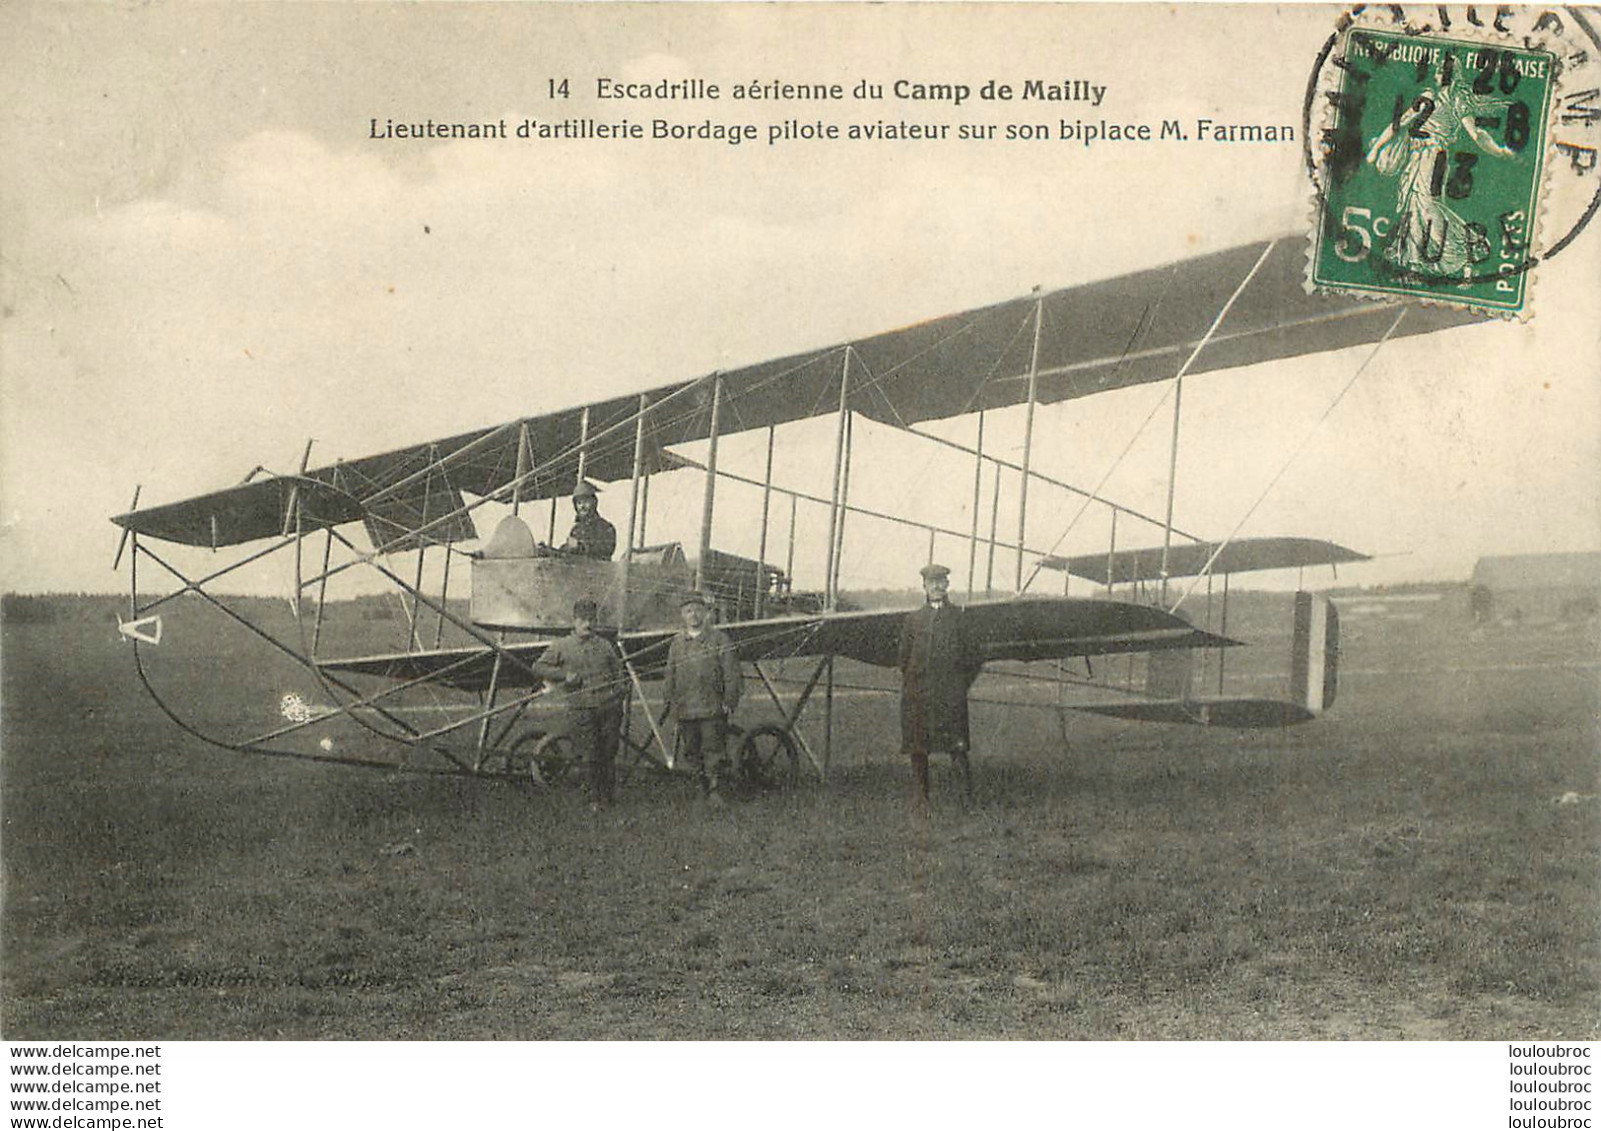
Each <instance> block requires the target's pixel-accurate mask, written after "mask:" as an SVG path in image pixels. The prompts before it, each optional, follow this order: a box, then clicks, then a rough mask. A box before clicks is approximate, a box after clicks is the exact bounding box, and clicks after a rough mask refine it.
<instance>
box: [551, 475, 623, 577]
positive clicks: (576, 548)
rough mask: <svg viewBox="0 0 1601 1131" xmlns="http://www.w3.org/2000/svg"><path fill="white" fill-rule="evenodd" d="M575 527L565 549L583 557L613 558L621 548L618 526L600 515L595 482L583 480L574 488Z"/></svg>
mask: <svg viewBox="0 0 1601 1131" xmlns="http://www.w3.org/2000/svg"><path fill="white" fill-rule="evenodd" d="M573 514H574V516H575V517H574V518H573V529H572V532H571V533H570V534H568V535H567V543H566V545H564V546H562V549H563V550H565V551H566V552H567V553H569V554H578V555H579V556H580V557H585V558H595V559H596V560H598V561H603V562H609V561H611V556H612V554H614V553H616V551H617V528H616V527H615V526H613V525H612V524H611V523H609V522H607V521H606V520H605V519H604V518H601V517H600V508H599V503H598V500H597V498H596V491H595V486H594V484H592V483H587V482H584V481H583V480H579V483H578V486H577V487H575V488H573Z"/></svg>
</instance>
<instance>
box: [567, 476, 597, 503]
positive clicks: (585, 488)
mask: <svg viewBox="0 0 1601 1131" xmlns="http://www.w3.org/2000/svg"><path fill="white" fill-rule="evenodd" d="M599 494H600V488H599V487H596V486H595V485H594V484H593V483H591V482H590V481H589V480H587V479H580V480H579V481H578V486H576V487H574V488H573V498H575V499H593V498H594V497H595V496H596V495H599Z"/></svg>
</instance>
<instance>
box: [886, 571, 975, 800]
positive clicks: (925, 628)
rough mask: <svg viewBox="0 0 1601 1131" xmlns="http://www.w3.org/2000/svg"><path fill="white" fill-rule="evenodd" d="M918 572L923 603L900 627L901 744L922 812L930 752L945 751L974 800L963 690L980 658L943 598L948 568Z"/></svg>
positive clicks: (957, 612) (960, 618)
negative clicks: (920, 573)
mask: <svg viewBox="0 0 1601 1131" xmlns="http://www.w3.org/2000/svg"><path fill="white" fill-rule="evenodd" d="M922 573H923V592H924V594H925V595H926V597H927V601H926V602H925V604H924V605H923V607H922V608H920V609H917V610H916V611H914V612H911V613H908V614H907V615H906V620H905V622H904V623H903V624H902V626H901V640H900V668H901V748H902V749H903V750H904V751H905V752H906V755H907V757H909V758H910V759H911V761H912V787H913V791H914V792H913V803H914V804H916V805H920V806H921V808H922V811H923V812H926V811H927V809H928V804H929V775H928V757H929V754H930V753H932V752H934V751H942V752H945V753H949V754H950V756H951V761H952V763H954V764H955V766H956V769H957V770H958V771H959V772H960V773H961V775H962V790H963V800H964V801H966V802H970V801H972V799H973V771H972V767H971V766H970V765H969V764H968V751H969V749H970V747H971V745H972V742H971V738H970V736H969V734H968V726H967V691H968V688H970V687H972V685H973V681H974V680H975V679H977V678H978V673H979V669H980V667H981V666H982V664H983V661H982V659H981V658H980V656H979V654H978V650H977V648H976V646H975V642H974V640H973V638H972V633H971V631H970V630H969V628H968V624H967V619H966V616H965V614H964V613H963V612H962V610H961V609H959V608H957V607H956V606H955V605H953V604H951V602H950V601H949V599H948V597H947V594H948V593H949V591H950V573H951V571H950V570H949V569H947V568H946V567H944V566H942V565H933V564H930V565H926V566H924V567H923V570H922Z"/></svg>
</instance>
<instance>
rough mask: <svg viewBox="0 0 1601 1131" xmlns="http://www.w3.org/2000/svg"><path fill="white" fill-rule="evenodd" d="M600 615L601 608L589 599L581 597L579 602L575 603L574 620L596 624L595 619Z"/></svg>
mask: <svg viewBox="0 0 1601 1131" xmlns="http://www.w3.org/2000/svg"><path fill="white" fill-rule="evenodd" d="M599 615H600V608H599V606H597V605H596V604H595V602H593V601H591V600H590V599H589V598H588V597H580V598H579V599H578V600H576V601H574V602H573V619H574V620H587V621H589V622H590V623H594V620H595V618H596V617H597V616H599Z"/></svg>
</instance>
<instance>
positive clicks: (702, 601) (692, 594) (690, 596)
mask: <svg viewBox="0 0 1601 1131" xmlns="http://www.w3.org/2000/svg"><path fill="white" fill-rule="evenodd" d="M685 605H703V606H705V607H706V608H708V609H709V608H711V607H712V602H711V598H709V597H707V596H706V594H704V593H702V592H701V591H700V590H699V589H691V590H690V591H689V592H688V593H685V594H684V595H683V597H682V598H680V599H679V602H678V607H679V608H683V607H684V606H685Z"/></svg>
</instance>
